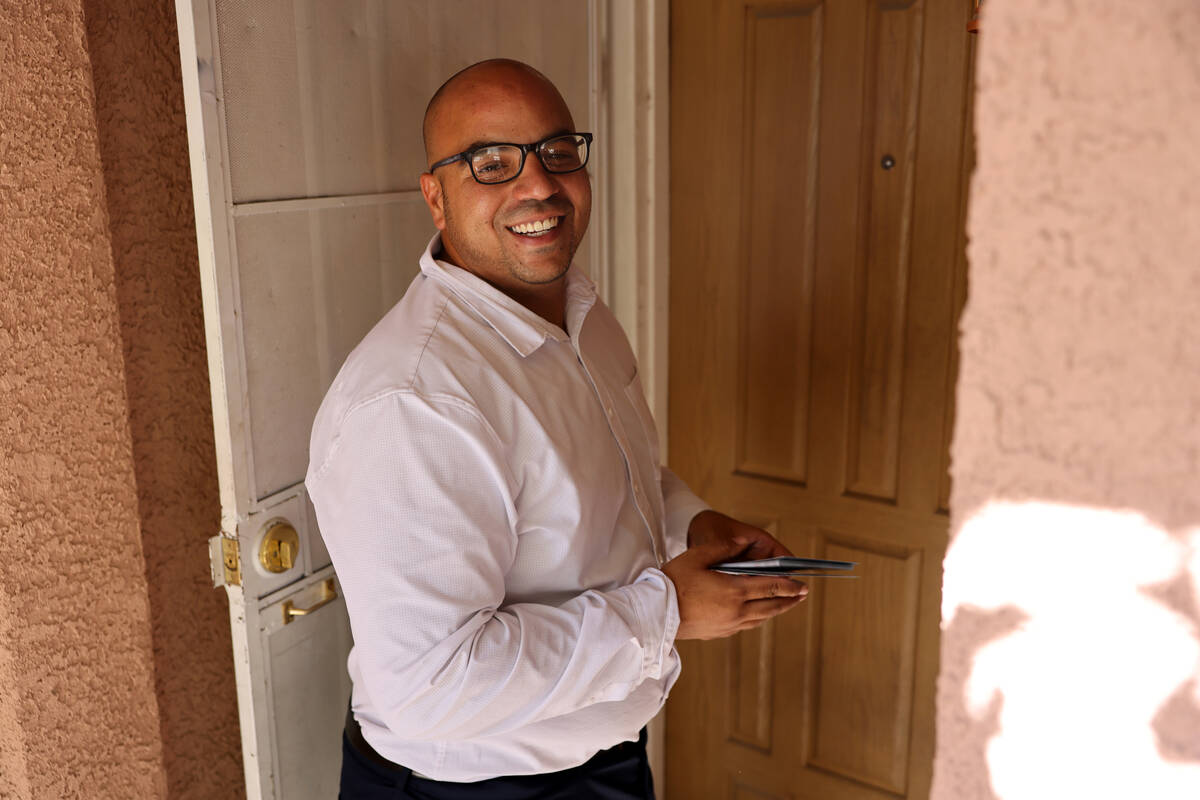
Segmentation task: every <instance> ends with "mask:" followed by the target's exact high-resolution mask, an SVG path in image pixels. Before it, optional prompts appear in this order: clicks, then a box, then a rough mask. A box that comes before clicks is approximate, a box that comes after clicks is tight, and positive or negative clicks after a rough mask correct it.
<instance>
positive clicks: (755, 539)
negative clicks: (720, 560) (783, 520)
mask: <svg viewBox="0 0 1200 800" xmlns="http://www.w3.org/2000/svg"><path fill="white" fill-rule="evenodd" d="M732 541H737V542H740V543H741V544H742V547H743V548H744V552H739V553H737V554H736V555H738V557H739V560H742V561H751V560H753V559H759V558H775V557H776V556H790V555H792V551H791V550H788V549H787V548H786V547H784V546H783V544H781V543H780V541H779V540H778V539H776V538H775V537H774V536H772V535H771V534H769V533H767V532H766V531H764V530H763V529H762V528H756V527H754V526H753V525H747V524H746V523H744V522H738V521H737V520H736V519H734V518H733V517H727V516H725V515H724V514H722V513H720V512H718V511H713V510H712V509H709V510H707V511H701V512H700V513H699V514H697V515H696V516H694V517H692V521H691V523H690V524H689V525H688V534H687V544H688V547H697V546H699V545H704V544H715V543H717V542H732ZM726 560H732V559H726Z"/></svg>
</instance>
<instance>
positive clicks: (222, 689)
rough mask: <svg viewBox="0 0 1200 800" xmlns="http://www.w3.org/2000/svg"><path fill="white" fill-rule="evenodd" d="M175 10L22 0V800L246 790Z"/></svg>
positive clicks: (10, 349)
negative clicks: (221, 581) (219, 564)
mask: <svg viewBox="0 0 1200 800" xmlns="http://www.w3.org/2000/svg"><path fill="white" fill-rule="evenodd" d="M175 35H176V34H175V23H174V14H173V8H172V5H171V4H170V3H166V2H153V1H152V0H120V1H119V2H115V1H114V2H92V1H90V0H88V1H87V2H81V0H59V1H58V2H53V3H45V4H30V3H26V2H23V1H20V0H0V797H3V798H21V799H22V800H24V798H55V799H57V798H64V797H83V796H86V797H97V798H122V799H124V798H135V797H136V798H150V797H164V796H170V797H195V798H214V797H220V798H231V797H237V796H239V795H240V794H242V778H241V759H240V744H239V740H238V729H237V719H236V700H235V692H234V689H233V676H232V659H231V653H230V645H229V633H228V621H227V612H226V605H225V600H224V597H223V594H222V593H220V592H218V591H215V590H213V589H212V588H211V586H209V585H208V573H207V566H206V564H207V557H206V550H205V544H204V543H205V539H206V538H207V537H208V536H209V535H211V534H212V533H213V532H215V530H216V526H217V519H218V511H219V509H218V499H217V492H216V485H215V465H214V463H213V449H212V433H211V415H210V413H209V405H208V386H207V378H206V367H205V362H204V351H203V347H204V344H203V330H202V320H201V312H200V301H199V285H198V284H199V282H198V278H197V274H198V272H197V268H196V255H195V243H194V233H193V229H192V212H191V194H190V187H189V184H188V166H187V151H186V134H185V129H184V122H183V104H182V97H181V92H180V86H179V64H178V48H177V44H176V40H175Z"/></svg>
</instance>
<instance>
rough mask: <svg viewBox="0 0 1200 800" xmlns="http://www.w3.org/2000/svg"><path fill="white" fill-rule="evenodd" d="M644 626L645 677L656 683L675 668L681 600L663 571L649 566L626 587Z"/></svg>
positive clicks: (643, 667) (642, 633) (642, 634)
mask: <svg viewBox="0 0 1200 800" xmlns="http://www.w3.org/2000/svg"><path fill="white" fill-rule="evenodd" d="M626 589H627V590H628V591H629V593H630V596H631V597H632V599H633V603H634V606H635V607H636V610H637V615H638V620H639V622H640V623H641V626H640V627H641V628H642V631H641V634H640V636H639V639H640V640H641V643H642V675H641V678H640V680H639V683H640V682H641V681H643V680H646V679H648V678H649V679H654V680H657V679H659V678H661V677H663V675H665V674H667V673H668V672H670V670H671V669H672V668H673V667H674V665H675V660H676V659H675V656H674V650H675V634H676V633H678V632H679V600H678V598H677V597H676V596H675V584H673V583H671V579H670V578H668V577H667V576H666V573H664V572H663V571H662V570H659V569H655V568H654V567H647V568H646V569H644V570H642V574H641V575H639V576H638V579H637V580H636V581H634V582H633V584H632V585H630V586H628V587H626Z"/></svg>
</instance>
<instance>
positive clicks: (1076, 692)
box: [934, 501, 1200, 800]
mask: <svg viewBox="0 0 1200 800" xmlns="http://www.w3.org/2000/svg"><path fill="white" fill-rule="evenodd" d="M1198 583H1200V528H1194V529H1191V530H1182V531H1175V532H1168V531H1166V530H1164V529H1162V528H1160V527H1158V526H1157V525H1155V524H1154V523H1153V522H1151V521H1149V520H1148V519H1147V518H1146V517H1144V516H1142V515H1141V514H1138V513H1134V512H1129V511H1114V510H1106V509H1096V508H1089V507H1085V506H1071V505H1063V504H1058V503H1047V502H1041V501H1023V502H1009V501H1004V502H992V503H988V504H986V505H984V506H983V507H981V508H979V509H977V510H976V511H974V512H973V513H972V514H970V515H969V516H968V517H966V518H965V521H964V522H963V524H962V526H961V529H960V531H959V533H958V535H957V536H956V538H955V539H954V541H953V543H952V544H951V548H950V550H949V551H948V553H947V557H946V572H945V589H944V593H943V609H942V618H943V620H944V622H943V626H944V627H943V635H942V648H943V661H942V663H943V665H944V666H943V674H942V675H941V677H940V679H939V701H940V704H941V709H942V713H941V715H940V716H939V722H940V726H939V730H938V737H939V753H940V754H943V755H944V757H943V758H941V760H940V761H939V765H938V769H939V771H941V772H942V773H944V774H939V775H938V776H936V777H935V792H934V795H935V796H939V792H938V788H937V787H939V786H942V785H944V786H946V787H948V786H951V785H953V786H955V787H956V789H957V796H959V797H970V798H985V799H986V800H998V799H999V798H1007V797H1094V798H1098V797H1155V798H1175V797H1180V798H1183V797H1200V769H1197V765H1200V740H1198V739H1197V736H1196V731H1198V730H1200V696H1198V695H1197V688H1198V687H1200V681H1198V677H1200V626H1198V625H1197V621H1198V620H1200V606H1198V604H1197V598H1198V597H1200V587H1198V586H1197V584H1198ZM943 745H944V746H943ZM968 775H971V776H980V777H972V778H971V779H970V780H969V783H970V784H971V785H972V789H973V791H972V792H970V793H966V792H963V791H962V787H963V786H965V785H968V780H967V776H968ZM940 796H948V795H940Z"/></svg>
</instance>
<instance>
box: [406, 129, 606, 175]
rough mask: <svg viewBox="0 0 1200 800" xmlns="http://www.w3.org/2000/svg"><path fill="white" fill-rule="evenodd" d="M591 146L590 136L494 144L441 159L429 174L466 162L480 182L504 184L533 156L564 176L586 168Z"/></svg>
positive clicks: (560, 135) (549, 170) (546, 167)
mask: <svg viewBox="0 0 1200 800" xmlns="http://www.w3.org/2000/svg"><path fill="white" fill-rule="evenodd" d="M591 144H592V135H591V134H590V133H567V134H556V135H555V136H551V137H549V138H547V139H542V140H541V141H540V142H534V143H533V144H508V143H505V142H496V143H493V144H485V145H483V146H482V147H474V148H472V149H470V150H464V151H462V152H461V153H458V154H456V155H452V156H450V157H449V158H443V159H442V160H441V161H439V162H437V163H436V164H434V165H433V166H432V167H430V168H429V171H430V172H433V171H434V170H435V169H437V168H438V167H444V166H446V165H447V164H453V163H454V162H455V161H466V162H467V164H469V165H470V167H471V176H472V177H473V178H475V180H476V181H478V182H479V183H485V184H488V185H493V184H497V183H507V182H508V181H511V180H513V179H514V178H516V177H517V176H518V175H520V174H521V170H523V169H524V168H525V156H526V155H527V154H529V153H534V154H536V155H537V157H538V161H540V162H542V168H543V169H545V170H546V172H552V173H554V174H555V175H563V174H565V173H568V172H575V171H576V170H581V169H583V168H584V167H585V166H587V160H588V151H589V150H590V149H591Z"/></svg>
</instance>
